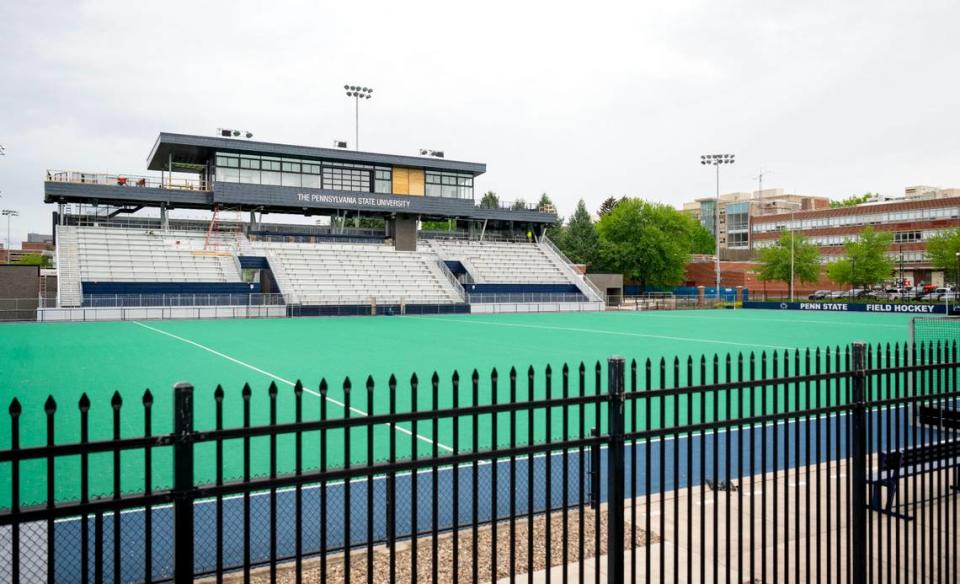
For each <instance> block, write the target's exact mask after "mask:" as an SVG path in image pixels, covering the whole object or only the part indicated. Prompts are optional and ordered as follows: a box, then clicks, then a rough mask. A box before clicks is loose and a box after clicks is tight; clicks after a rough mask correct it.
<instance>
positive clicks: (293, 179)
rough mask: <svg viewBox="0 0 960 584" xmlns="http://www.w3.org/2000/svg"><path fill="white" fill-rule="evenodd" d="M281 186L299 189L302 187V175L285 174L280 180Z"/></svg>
mask: <svg viewBox="0 0 960 584" xmlns="http://www.w3.org/2000/svg"><path fill="white" fill-rule="evenodd" d="M280 181H281V184H282V185H283V186H285V187H299V186H300V174H297V173H290V172H285V173H283V175H282V178H281V179H280Z"/></svg>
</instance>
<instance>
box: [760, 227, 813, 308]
mask: <svg viewBox="0 0 960 584" xmlns="http://www.w3.org/2000/svg"><path fill="white" fill-rule="evenodd" d="M791 256H792V258H793V261H792V262H791ZM757 259H758V261H759V263H760V269H759V270H757V279H758V280H760V281H761V282H771V281H773V282H784V283H786V284H787V286H788V287H791V288H792V284H791V281H790V273H791V264H792V265H793V280H794V282H796V281H800V282H808V283H813V282H817V281H818V280H819V279H820V250H819V249H818V248H817V246H816V245H814V244H812V243H810V242H809V241H807V238H806V237H804V236H802V235H799V234H796V233H793V232H790V231H782V232H781V233H780V239H778V240H777V243H776V244H775V245H772V246H770V247H764V248H761V249H760V250H759V252H758V253H757ZM790 293H791V295H792V294H793V290H792V289H791V290H790Z"/></svg>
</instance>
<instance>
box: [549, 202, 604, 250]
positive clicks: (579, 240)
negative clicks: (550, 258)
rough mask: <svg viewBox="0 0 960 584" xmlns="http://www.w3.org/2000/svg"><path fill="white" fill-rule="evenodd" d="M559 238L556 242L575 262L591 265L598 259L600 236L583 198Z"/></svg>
mask: <svg viewBox="0 0 960 584" xmlns="http://www.w3.org/2000/svg"><path fill="white" fill-rule="evenodd" d="M557 239H558V241H555V242H554V243H556V244H557V247H559V248H560V250H561V251H562V252H563V253H564V254H565V255H566V256H567V257H568V258H569V259H570V261H572V262H573V263H575V264H586V265H587V266H590V265H591V264H593V263H594V262H595V261H596V259H597V246H598V242H599V236H598V235H597V227H596V225H594V224H593V218H591V217H590V211H587V205H586V203H584V202H583V199H580V202H579V203H577V209H576V211H574V212H573V216H572V217H570V223H569V224H568V225H567V226H566V227H564V228H563V231H561V232H560V236H559V237H558V238H557Z"/></svg>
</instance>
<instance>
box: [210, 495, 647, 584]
mask: <svg viewBox="0 0 960 584" xmlns="http://www.w3.org/2000/svg"><path fill="white" fill-rule="evenodd" d="M583 519H584V535H585V541H584V558H592V557H594V556H595V555H596V553H595V552H596V550H595V549H594V542H595V539H596V538H595V529H594V523H595V513H594V512H593V511H592V510H590V509H585V510H584V517H583ZM529 526H530V523H529V522H528V521H527V519H526V518H522V519H518V520H517V521H516V523H515V529H516V537H515V543H516V545H515V546H514V549H515V551H516V574H517V575H519V574H526V573H527V546H528V543H527V541H528V540H527V538H528V530H529ZM579 527H580V526H579V512H578V510H577V509H570V510H569V511H568V518H567V530H568V536H567V537H568V546H567V562H568V563H573V562H576V561H578V560H579V559H580V542H579V539H580V538H579ZM624 528H625V530H626V532H625V535H626V541H625V542H624V549H628V550H629V549H632V548H633V547H643V546H645V545H647V544H648V543H657V542H658V541H660V538H659V536H657V535H656V534H651V536H650V537H647V534H646V532H645V531H644V530H642V529H640V528H639V527H638V528H637V533H636V540H635V541H634V542H633V543H632V544H631V542H630V529H631V526H630V523H629V521H627V522H626V523H625V524H624ZM550 529H551V535H550V544H551V545H550V554H551V557H550V565H551V567H552V566H559V565H562V563H563V558H562V552H563V540H562V537H563V516H562V515H561V514H560V513H559V512H554V513H552V514H551V522H550ZM606 532H607V512H606V509H604V510H603V511H601V513H600V543H601V547H600V555H604V554H606V553H607V550H606ZM492 537H493V530H492V529H491V528H490V526H484V527H482V528H480V529H478V530H477V551H478V560H479V561H478V577H479V581H480V582H490V581H491V577H490V576H491V573H490V572H491V569H490V568H491V559H492V552H493V545H494V543H493V542H492V541H491V540H492ZM545 543H546V517H545V516H544V515H538V516H536V517H534V520H533V570H534V571H539V570H543V569H545V568H546V567H547V562H546V545H544V544H545ZM457 547H458V550H459V553H458V556H459V568H458V570H459V576H458V578H457V579H456V580H455V579H454V577H453V576H454V575H453V555H454V554H453V534H451V533H446V534H443V535H441V536H440V537H439V538H437V560H438V561H437V582H438V583H441V584H459V582H460V581H462V580H471V581H472V578H473V577H472V574H473V562H472V559H473V558H472V554H473V547H474V546H473V530H472V529H471V528H466V529H461V530H460V531H459V533H458V545H457ZM496 548H497V569H496V579H497V580H499V579H500V578H505V577H507V576H509V575H510V548H511V540H510V523H509V522H508V521H501V522H500V523H498V524H497V541H496ZM432 555H433V550H432V538H430V537H421V538H420V539H419V540H417V574H416V578H414V579H412V581H411V565H410V564H411V559H412V546H411V545H410V542H409V541H404V542H403V543H402V544H397V546H396V579H395V580H394V581H395V582H399V583H410V584H414V582H431V579H432V573H433V566H432ZM389 570H390V553H389V550H388V549H387V548H386V547H385V546H383V545H380V546H377V547H376V548H374V552H373V572H374V577H373V581H374V582H377V583H378V584H379V583H383V584H387V583H389V582H391V580H390V573H389ZM343 572H344V562H343V555H342V554H336V555H330V556H328V557H327V580H326V582H327V583H330V584H339V583H340V582H343V576H344V573H343ZM295 578H296V573H295V566H294V564H293V563H292V562H287V563H284V564H281V565H279V566H277V582H280V583H283V584H287V583H292V582H295V581H296V580H295ZM213 581H214V580H213V579H212V578H204V579H202V580H198V583H201V584H209V583H210V582H213ZM223 581H224V582H225V583H227V584H237V583H240V582H242V581H243V575H242V573H236V572H231V573H229V574H225V575H224V579H223ZM250 581H251V582H253V583H255V584H266V583H269V582H270V572H269V570H268V569H266V568H257V569H256V570H254V571H253V572H252V573H251V577H250ZM350 581H351V582H366V581H367V553H366V550H359V551H356V552H354V553H353V554H351V556H350ZM303 582H307V583H310V582H320V558H316V557H313V558H309V559H305V560H304V561H303Z"/></svg>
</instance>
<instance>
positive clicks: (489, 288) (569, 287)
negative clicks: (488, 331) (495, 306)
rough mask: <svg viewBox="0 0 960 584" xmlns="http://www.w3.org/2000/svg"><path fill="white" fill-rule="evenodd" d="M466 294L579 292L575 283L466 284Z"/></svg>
mask: <svg viewBox="0 0 960 584" xmlns="http://www.w3.org/2000/svg"><path fill="white" fill-rule="evenodd" d="M463 289H464V290H466V292H467V293H468V294H579V293H580V289H579V288H577V286H576V284H467V285H465V286H464V287H463Z"/></svg>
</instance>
